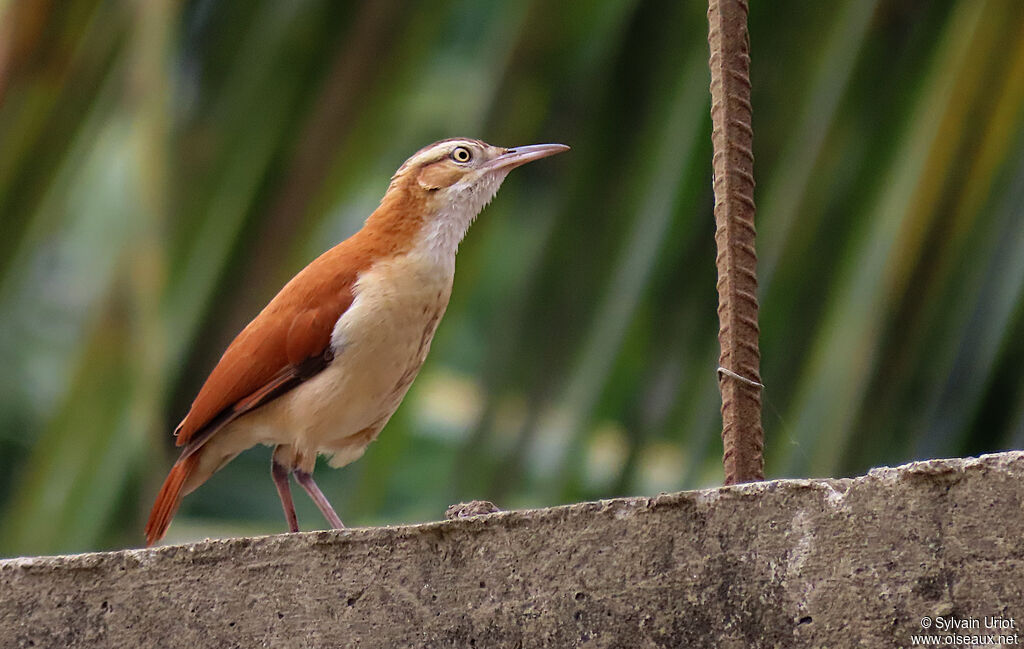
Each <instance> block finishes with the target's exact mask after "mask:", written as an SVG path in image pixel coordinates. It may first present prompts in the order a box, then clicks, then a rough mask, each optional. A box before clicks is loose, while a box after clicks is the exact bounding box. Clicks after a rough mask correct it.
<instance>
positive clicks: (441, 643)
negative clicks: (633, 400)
mask: <svg viewBox="0 0 1024 649" xmlns="http://www.w3.org/2000/svg"><path fill="white" fill-rule="evenodd" d="M1022 502H1024V453H1020V452H1013V453H1001V454H998V455H988V456H983V457H981V458H980V459H966V460H935V461H929V462H919V463H915V464H909V465H906V466H903V467H900V468H896V469H878V470H875V471H872V472H871V473H869V474H868V475H867V476H865V477H862V478H856V479H848V480H779V481H772V482H764V483H757V484H752V485H743V486H739V487H732V488H722V489H711V490H703V491H692V492H683V493H677V494H671V495H662V496H659V497H657V498H630V499H621V500H609V501H602V502H597V503H583V504H579V505H571V506H566V507H557V508H553V509H544V510H536V511H522V512H503V513H498V514H491V515H487V516H478V517H472V518H466V519H459V520H453V521H446V522H441V523H431V524H427V525H416V526H409V527H390V528H374V529H353V530H344V531H339V532H333V531H332V532H312V533H305V534H295V535H281V536H272V537H261V538H246V539H236V540H229V541H211V542H206V543H198V544H195V545H189V546H172V547H165V548H158V549H155V550H130V551H124V552H110V553H97V554H85V555H78V556H67V557H40V558H30V559H13V560H8V561H3V562H0V647H32V646H34V647H133V648H134V647H438V648H440V647H459V648H466V647H479V648H487V649H491V648H504V647H587V648H591V649H597V648H611V647H623V648H626V647H629V648H633V647H644V648H646V647H711V646H716V647H823V646H829V647H854V646H863V647H903V646H911V644H912V641H911V635H912V634H917V633H921V632H922V628H921V620H922V618H923V617H925V616H929V617H930V618H931V620H932V621H933V622H932V623H933V624H934V625H935V627H934V628H933V629H932V630H933V631H941V629H940V628H939V624H941V623H942V622H940V618H941V620H943V621H945V620H949V619H951V618H956V619H964V620H968V621H969V620H978V621H979V622H981V623H982V626H981V629H980V630H971V631H961V633H980V634H989V633H1003V634H1018V635H1017V637H1018V643H1022V642H1024V633H1022V632H1020V629H1019V627H1020V626H1021V624H1024V509H1022ZM986 616H987V617H989V618H992V617H997V618H998V617H1001V618H1005V619H1008V620H1009V619H1011V618H1012V621H1013V624H1014V625H1015V626H1014V628H1009V629H1007V628H1004V629H987V630H986V629H985V627H984V625H983V624H984V621H985V620H984V618H985V617H986ZM944 632H947V633H948V631H944ZM932 646H934V645H932Z"/></svg>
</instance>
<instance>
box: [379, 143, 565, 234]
mask: <svg viewBox="0 0 1024 649" xmlns="http://www.w3.org/2000/svg"><path fill="white" fill-rule="evenodd" d="M568 149H569V147H567V146H565V145H564V144H534V145H531V146H522V147H515V148H511V149H510V148H505V147H498V146H492V145H490V144H487V143H486V142H481V141H480V140H473V139H468V138H452V139H449V140H441V141H440V142H435V143H434V144H431V145H429V146H426V147H424V148H422V149H420V150H419V151H417V152H416V153H415V154H413V155H412V157H410V158H409V159H408V160H406V161H405V164H403V165H402V166H401V167H400V168H399V169H398V171H397V172H395V175H394V177H393V178H392V179H391V186H390V187H389V189H388V193H389V194H392V193H398V194H401V195H402V196H403V198H404V199H405V200H407V201H410V202H412V203H415V204H418V206H420V208H419V209H421V210H422V213H423V214H424V215H425V216H427V217H428V220H433V219H444V220H447V221H452V222H453V224H454V225H462V224H464V227H461V228H457V229H461V233H462V234H465V229H466V228H468V227H469V223H470V222H472V220H473V218H475V217H476V215H477V214H479V213H480V210H482V209H483V208H484V206H486V205H487V203H489V202H490V201H491V199H492V198H494V195H495V193H497V191H498V188H499V187H501V183H502V181H503V180H505V176H507V175H508V172H510V171H512V170H513V169H515V168H516V167H519V166H522V165H524V164H526V163H527V162H532V161H533V160H539V159H541V158H546V157H548V156H551V155H554V154H556V153H561V152H563V151H567V150H568ZM459 238H460V239H461V235H460V236H459Z"/></svg>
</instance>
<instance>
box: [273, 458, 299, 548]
mask: <svg viewBox="0 0 1024 649" xmlns="http://www.w3.org/2000/svg"><path fill="white" fill-rule="evenodd" d="M289 473H291V471H289V470H288V469H286V468H284V465H282V464H280V463H279V462H278V461H277V458H273V457H272V458H271V459H270V475H271V476H273V478H274V486H275V487H277V495H278V496H280V497H281V507H283V508H284V517H285V518H286V519H287V520H288V531H289V532H298V531H299V521H298V519H297V518H296V517H295V505H294V503H292V490H291V487H289V486H288V474H289Z"/></svg>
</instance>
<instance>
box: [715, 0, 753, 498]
mask: <svg viewBox="0 0 1024 649" xmlns="http://www.w3.org/2000/svg"><path fill="white" fill-rule="evenodd" d="M708 27H709V29H708V45H709V46H710V49H711V57H710V60H709V64H710V66H711V122H712V132H711V140H712V143H713V145H714V157H713V159H712V164H713V166H714V174H715V175H714V189H715V226H716V227H715V242H716V244H717V246H718V257H717V259H716V263H717V266H718V319H719V330H718V341H719V343H720V344H721V348H722V352H721V356H720V357H719V363H718V364H719V368H718V387H719V390H720V391H721V393H722V444H723V447H724V451H723V455H722V463H723V464H724V466H725V484H736V483H739V482H750V481H753V480H761V479H763V478H764V457H763V450H764V435H763V432H762V429H761V390H762V388H763V386H762V385H761V375H760V360H761V354H760V351H759V349H758V332H759V329H758V325H757V253H756V252H755V250H754V234H755V230H754V154H753V149H752V146H753V134H754V131H753V128H752V127H751V113H752V111H751V104H750V38H749V35H748V33H747V2H746V0H709V2H708Z"/></svg>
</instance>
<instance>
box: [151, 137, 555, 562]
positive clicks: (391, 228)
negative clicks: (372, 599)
mask: <svg viewBox="0 0 1024 649" xmlns="http://www.w3.org/2000/svg"><path fill="white" fill-rule="evenodd" d="M568 149H569V147H567V146H565V145H564V144H535V145H530V146H522V147H515V148H504V147H498V146H492V145H490V144H487V143H485V142H482V141H480V140H475V139H469V138H452V139H447V140H441V141H439V142H435V143H434V144H431V145H429V146H426V147H424V148H422V149H420V150H419V151H417V152H416V153H415V154H413V155H412V157H410V158H409V159H408V160H406V161H405V163H404V164H402V166H401V167H399V169H398V171H397V172H395V174H394V176H393V177H392V178H391V182H390V183H389V185H388V188H387V190H386V192H385V193H384V197H383V199H381V202H380V205H379V206H378V207H377V209H376V210H374V211H373V213H372V214H370V216H369V217H368V218H367V219H366V221H365V223H364V224H363V227H362V228H361V229H360V230H359V231H358V232H356V233H355V234H353V235H352V236H351V237H349V238H348V239H345V240H344V241H342V242H341V243H339V244H338V245H336V246H334V247H333V248H331V249H330V250H328V251H327V252H325V253H323V254H322V255H320V256H319V257H317V258H316V259H315V260H313V261H312V262H310V264H309V265H308V266H306V267H305V268H303V269H302V270H301V271H300V272H299V273H298V274H297V275H295V277H293V278H292V279H291V280H290V281H288V283H286V284H285V285H284V287H283V288H282V289H281V290H280V292H278V293H277V295H276V296H275V297H274V298H273V299H272V300H271V301H270V302H269V303H268V304H267V306H266V307H265V308H264V309H263V310H262V311H260V313H259V314H258V315H257V316H256V317H255V318H254V319H253V320H252V321H251V322H250V323H249V324H248V325H247V326H246V327H245V328H243V329H242V331H241V332H240V333H239V334H238V335H237V336H236V337H235V339H234V340H233V341H232V342H231V344H230V345H228V347H227V349H226V350H225V351H224V353H223V355H222V356H221V358H220V360H219V361H218V362H217V364H216V366H215V367H214V368H213V371H212V372H211V373H210V375H209V376H208V377H207V379H206V381H205V382H204V383H203V385H202V387H201V388H200V390H199V393H198V394H197V396H196V398H195V400H194V401H193V402H192V405H191V408H190V409H189V411H188V413H187V414H186V415H185V418H184V419H182V421H181V423H180V424H178V426H177V428H176V429H175V431H174V435H175V438H176V440H175V443H176V445H177V446H179V447H182V450H181V453H180V455H179V457H178V459H177V460H176V461H175V463H174V465H173V466H172V467H171V470H170V472H169V473H168V475H167V478H166V479H165V480H164V483H163V486H162V487H161V488H160V491H159V492H158V494H157V497H156V501H155V503H154V505H153V509H152V511H151V513H150V516H149V520H148V522H147V524H146V527H145V537H146V545H147V546H152V545H153V544H155V543H156V542H158V541H159V540H160V539H162V538H163V536H164V535H165V534H166V532H167V529H168V527H169V526H170V523H171V519H172V518H173V517H174V515H175V513H176V512H177V510H178V507H179V505H180V504H181V501H182V498H183V497H184V496H185V495H187V494H189V493H191V492H192V491H194V490H195V489H196V488H197V487H199V485H201V484H202V483H203V482H205V481H206V480H207V479H209V478H210V477H211V476H212V475H213V474H214V473H215V472H217V471H218V470H220V469H221V468H222V467H224V465H226V464H227V463H228V462H230V461H231V460H232V459H234V458H235V457H236V456H237V455H238V454H239V453H241V452H242V451H245V450H247V449H249V448H251V447H253V446H256V445H258V444H264V445H267V446H272V447H273V452H272V454H271V458H272V459H271V476H272V478H273V481H274V485H275V486H276V488H277V492H278V496H280V499H281V505H282V508H283V509H284V515H285V520H286V521H287V523H288V528H289V531H290V532H298V531H299V526H298V521H297V519H296V515H295V507H294V505H293V502H292V497H291V490H290V489H291V488H290V476H294V478H295V481H296V482H297V483H298V484H299V486H301V487H302V488H303V489H304V490H305V491H306V492H307V493H308V494H309V496H310V498H311V499H312V500H313V502H314V503H315V504H316V505H317V507H318V508H319V510H320V512H321V513H322V514H323V516H324V518H325V519H326V520H327V522H328V523H329V524H330V525H331V527H332V528H335V529H340V528H343V527H344V525H343V524H342V522H341V519H340V517H339V516H338V514H337V513H336V512H335V511H334V508H333V507H331V504H330V502H328V500H327V498H326V496H324V494H323V492H322V491H321V490H320V488H319V487H318V486H317V484H316V482H315V481H314V480H313V469H314V466H315V464H316V460H317V457H318V456H319V455H324V456H326V457H327V459H328V464H329V465H330V466H332V467H334V468H340V467H342V466H345V465H347V464H349V463H351V462H354V461H355V460H357V459H359V458H360V457H361V456H362V455H363V453H364V451H365V450H366V447H367V446H368V445H369V444H370V443H371V442H373V441H374V440H375V439H377V436H378V435H379V434H380V432H381V430H382V429H383V428H384V426H385V424H387V422H388V420H389V419H390V418H391V416H392V415H393V414H394V413H395V411H396V410H397V409H398V406H399V404H400V403H401V402H402V399H403V398H404V397H405V394H406V392H407V391H408V390H409V386H410V385H411V384H412V382H413V379H415V378H416V375H417V374H418V372H419V370H420V367H421V366H422V365H423V362H424V360H425V359H426V357H427V353H428V352H429V351H430V343H431V341H432V340H433V337H434V332H435V331H436V330H437V326H438V323H439V321H440V319H441V317H442V316H443V315H444V312H445V309H446V308H447V306H448V299H449V297H450V296H451V291H452V283H453V280H454V276H455V256H456V252H457V250H458V247H459V244H460V242H461V241H462V239H463V237H464V236H465V235H466V232H467V230H468V229H469V226H470V225H471V224H472V223H473V221H474V220H475V219H476V217H477V215H478V214H479V213H480V211H481V210H483V208H484V207H485V206H486V205H487V204H488V203H489V202H490V201H491V200H492V199H493V198H494V196H495V194H496V193H497V191H498V188H499V187H500V186H501V184H502V182H503V181H504V179H505V177H506V176H507V175H508V173H509V172H510V171H511V170H512V169H514V168H516V167H519V166H521V165H523V164H526V163H528V162H531V161H534V160H539V159H541V158H546V157H548V156H551V155H554V154H557V153H561V152H563V151H567V150H568Z"/></svg>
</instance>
